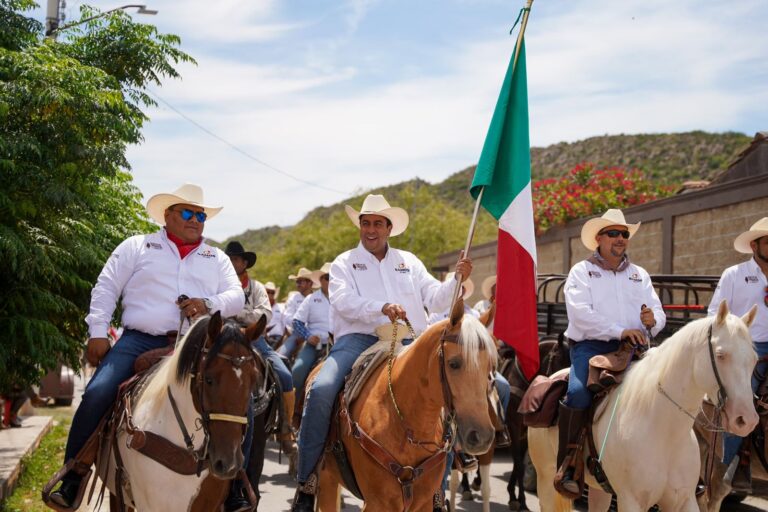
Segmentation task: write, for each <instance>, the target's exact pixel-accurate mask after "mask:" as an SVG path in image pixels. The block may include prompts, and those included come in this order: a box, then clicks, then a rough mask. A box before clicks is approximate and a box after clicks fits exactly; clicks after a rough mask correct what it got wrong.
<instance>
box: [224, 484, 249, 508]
mask: <svg viewBox="0 0 768 512" xmlns="http://www.w3.org/2000/svg"><path fill="white" fill-rule="evenodd" d="M247 510H253V506H252V505H251V502H250V501H248V498H246V497H245V489H244V488H243V481H242V480H240V479H239V478H236V479H234V480H233V481H232V486H231V487H230V489H229V495H228V496H227V499H226V501H224V511H225V512H245V511H247Z"/></svg>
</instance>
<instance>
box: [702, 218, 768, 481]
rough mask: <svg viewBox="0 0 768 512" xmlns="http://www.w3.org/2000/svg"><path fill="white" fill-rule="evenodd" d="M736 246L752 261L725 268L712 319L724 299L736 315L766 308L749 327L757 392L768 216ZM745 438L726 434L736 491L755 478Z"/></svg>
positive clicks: (763, 362)
mask: <svg viewBox="0 0 768 512" xmlns="http://www.w3.org/2000/svg"><path fill="white" fill-rule="evenodd" d="M733 247H734V249H736V250H737V251H738V252H740V253H743V254H751V255H752V258H750V259H749V260H747V261H745V262H743V263H739V264H738V265H734V266H732V267H728V268H727V269H725V271H724V272H723V275H722V276H721V277H720V282H719V283H718V285H717V289H716V290H715V293H714V295H713V296H712V301H711V302H710V303H709V311H708V313H709V315H710V316H714V315H716V314H717V309H718V306H719V305H720V302H721V301H722V300H723V299H725V301H726V302H727V303H728V308H729V309H730V310H731V312H732V313H733V314H735V315H743V314H745V313H746V312H747V311H749V309H750V308H751V307H752V306H753V305H754V304H760V302H761V301H762V302H763V304H764V305H765V307H760V308H758V310H757V316H756V317H755V320H754V322H752V325H751V326H750V327H749V332H750V334H751V336H752V340H753V342H754V344H755V351H756V352H757V356H758V357H759V358H760V359H759V361H758V363H757V366H756V367H755V371H754V373H753V374H752V392H753V393H757V390H758V388H759V386H760V384H761V383H762V382H763V381H764V380H765V378H766V374H767V373H768V217H763V218H762V219H760V220H759V221H757V222H755V223H754V224H753V225H752V227H750V228H749V230H748V231H745V232H743V233H741V234H740V235H739V236H738V237H736V240H735V241H734V242H733ZM743 439H744V438H742V437H739V436H736V435H733V434H728V433H726V434H725V440H724V443H723V464H725V465H730V464H731V463H732V461H733V460H734V458H735V457H736V455H737V454H739V461H738V462H737V464H738V465H737V467H736V472H735V473H734V474H733V479H732V480H731V487H732V488H733V489H734V490H738V491H745V492H750V491H751V490H752V478H751V474H750V469H749V464H750V461H749V451H748V450H741V442H742V440H743Z"/></svg>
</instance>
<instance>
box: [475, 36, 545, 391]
mask: <svg viewBox="0 0 768 512" xmlns="http://www.w3.org/2000/svg"><path fill="white" fill-rule="evenodd" d="M512 55H513V56H512V59H511V61H510V63H509V68H508V69H507V74H506V76H505V77H504V84H503V85H502V88H501V94H499V100H498V102H497V103H496V109H495V111H494V113H493V119H492V120H491V126H490V127H489V128H488V135H487V136H486V138H485V144H484V145H483V152H482V153H481V155H480V161H479V162H478V164H477V170H476V171H475V177H474V179H473V180H472V187H471V189H470V192H471V193H472V196H473V197H474V198H475V199H477V196H478V194H479V193H480V189H481V188H484V192H483V198H482V200H481V203H480V204H481V205H482V206H483V207H484V208H485V209H486V210H488V212H490V214H491V215H493V216H494V217H495V218H496V220H498V221H499V238H498V249H497V255H496V317H495V319H494V329H493V334H494V336H496V337H497V338H499V339H500V340H503V341H504V342H505V343H506V344H508V345H510V346H512V347H514V349H515V351H516V353H517V357H518V359H519V361H520V366H521V368H522V370H523V373H525V376H526V377H527V378H529V379H530V378H533V376H534V375H535V374H536V371H537V370H538V368H539V337H538V328H537V319H536V239H535V229H534V225H533V201H532V198H531V147H530V142H529V137H528V87H527V79H526V71H525V42H524V41H523V42H522V44H521V47H520V53H519V56H518V60H517V63H516V64H515V62H514V52H513V54H512Z"/></svg>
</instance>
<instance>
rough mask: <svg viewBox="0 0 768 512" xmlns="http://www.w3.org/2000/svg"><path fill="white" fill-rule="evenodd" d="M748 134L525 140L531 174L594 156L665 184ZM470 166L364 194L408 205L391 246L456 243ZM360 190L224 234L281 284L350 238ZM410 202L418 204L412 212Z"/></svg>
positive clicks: (485, 222) (558, 170)
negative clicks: (351, 209) (283, 222)
mask: <svg viewBox="0 0 768 512" xmlns="http://www.w3.org/2000/svg"><path fill="white" fill-rule="evenodd" d="M750 141H751V137H749V136H747V135H744V134H741V133H734V132H727V133H706V132H702V131H695V132H687V133H674V134H640V135H606V136H602V137H591V138H589V139H585V140H581V141H578V142H572V143H566V142H561V143H558V144H553V145H551V146H547V147H545V148H531V173H532V177H533V180H534V181H535V180H538V179H542V178H552V177H560V176H563V175H564V174H565V173H567V172H568V171H569V170H570V169H572V168H573V167H574V166H575V165H577V164H579V163H581V162H594V163H595V164H597V165H598V166H600V167H609V166H621V167H626V168H637V169H640V170H642V171H643V172H644V173H645V174H646V176H649V177H651V178H652V179H655V180H659V181H660V182H662V183H666V184H680V183H682V182H683V181H687V180H702V179H703V180H709V179H712V178H713V177H714V176H715V175H716V174H717V173H718V172H719V171H722V170H723V169H725V168H726V167H728V164H729V163H730V162H731V161H733V160H734V158H735V157H736V155H738V153H739V152H740V151H741V150H743V149H744V148H745V147H746V146H748V145H749V143H750ZM473 173H474V166H471V167H468V168H466V169H464V170H462V171H459V172H455V173H454V174H451V175H449V176H448V177H447V178H446V179H445V180H444V181H442V182H440V183H436V184H430V183H428V182H426V181H424V180H421V179H419V178H415V179H413V180H410V181H407V182H403V183H398V184H394V185H390V186H387V187H384V188H380V189H376V190H371V191H367V192H365V194H367V193H382V194H384V195H385V196H386V197H387V198H388V199H389V200H390V201H391V202H392V203H393V204H397V205H398V206H402V207H404V208H406V209H407V210H408V211H409V212H410V213H411V219H412V221H411V225H410V227H409V229H408V231H407V232H406V234H404V235H403V236H402V237H400V238H399V239H398V240H397V246H398V247H401V248H403V249H407V250H411V251H413V252H415V253H416V254H418V255H419V256H420V257H421V258H422V259H423V260H424V261H425V263H426V264H427V266H429V265H430V264H431V262H432V261H433V259H434V258H435V257H436V256H437V255H438V254H441V253H443V252H445V251H448V250H453V249H455V248H456V247H458V246H460V245H463V240H464V237H465V236H466V232H467V228H466V226H468V224H469V213H470V212H471V210H472V206H473V203H472V201H471V200H470V198H469V194H468V193H467V189H468V187H469V184H470V182H471V180H472V175H473ZM365 194H361V195H359V196H357V197H351V198H348V199H345V200H344V201H341V202H339V203H336V204H334V205H331V206H323V207H319V208H315V209H314V210H312V211H310V212H309V213H308V214H307V215H306V216H305V217H304V219H302V220H301V221H300V222H299V223H298V224H296V225H295V226H290V227H282V228H281V227H278V226H269V227H265V228H260V229H254V230H248V231H246V232H245V233H242V234H240V235H237V236H235V237H232V239H238V240H240V241H241V242H242V243H243V244H244V245H245V246H246V247H248V248H254V249H256V251H257V252H258V253H259V262H258V264H257V265H256V269H255V272H254V275H255V276H256V277H257V278H258V279H261V280H263V281H267V280H271V281H275V282H276V283H278V284H279V285H281V286H283V289H284V290H285V289H286V288H285V286H286V285H287V284H288V283H287V281H286V276H287V275H288V274H289V273H291V272H295V271H296V269H297V268H298V267H299V266H306V267H309V268H319V267H320V265H322V263H323V262H324V261H329V260H331V259H332V258H333V257H335V255H337V254H339V253H340V252H342V251H344V250H346V249H348V248H350V247H352V246H353V245H354V244H355V242H356V240H357V235H356V233H355V231H354V229H351V226H350V225H349V220H348V219H347V218H346V214H345V213H344V211H343V205H344V204H347V203H350V204H360V203H361V202H362V199H363V197H364V195H365ZM415 205H420V208H419V212H417V213H416V215H414V211H413V210H412V208H413V207H415ZM495 233H496V227H495V221H494V220H493V219H492V218H491V217H490V215H488V214H486V213H483V215H481V220H480V223H479V225H478V231H477V233H476V235H475V243H483V242H487V241H489V240H492V239H493V238H494V237H495ZM226 242H227V241H224V242H223V243H226Z"/></svg>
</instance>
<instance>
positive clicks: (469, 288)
mask: <svg viewBox="0 0 768 512" xmlns="http://www.w3.org/2000/svg"><path fill="white" fill-rule="evenodd" d="M455 275H456V272H448V273H447V274H445V279H443V282H444V283H447V282H448V281H453V280H454V279H456V278H455V277H454V276H455ZM461 285H462V286H463V287H464V295H462V297H461V298H462V299H464V300H467V299H468V298H470V297H471V296H472V294H473V293H475V283H473V282H472V279H471V278H467V280H466V281H464V282H463V283H461Z"/></svg>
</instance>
